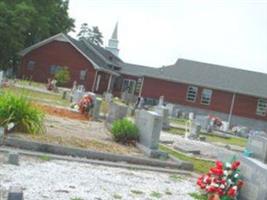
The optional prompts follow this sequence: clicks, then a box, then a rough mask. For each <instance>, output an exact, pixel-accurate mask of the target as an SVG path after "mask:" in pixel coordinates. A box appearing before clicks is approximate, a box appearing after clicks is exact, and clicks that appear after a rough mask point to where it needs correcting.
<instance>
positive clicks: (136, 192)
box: [131, 190, 144, 195]
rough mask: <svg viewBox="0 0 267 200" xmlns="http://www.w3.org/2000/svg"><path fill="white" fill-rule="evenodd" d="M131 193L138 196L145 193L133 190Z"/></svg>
mask: <svg viewBox="0 0 267 200" xmlns="http://www.w3.org/2000/svg"><path fill="white" fill-rule="evenodd" d="M131 193H133V194H137V195H140V194H144V192H143V191H140V190H131Z"/></svg>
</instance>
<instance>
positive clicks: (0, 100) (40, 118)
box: [0, 91, 45, 134]
mask: <svg viewBox="0 0 267 200" xmlns="http://www.w3.org/2000/svg"><path fill="white" fill-rule="evenodd" d="M11 122H13V123H14V124H15V129H16V130H17V131H21V132H23V133H32V134H35V133H44V131H45V128H44V113H43V112H42V111H41V110H39V109H37V108H36V107H34V106H33V105H32V104H31V102H30V101H29V100H28V99H27V98H26V97H25V96H24V95H20V94H15V93H11V92H7V91H5V92H4V93H3V94H2V95H0V126H1V125H3V126H6V125H7V124H9V123H11Z"/></svg>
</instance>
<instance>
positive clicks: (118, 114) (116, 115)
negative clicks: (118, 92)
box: [107, 103, 128, 123]
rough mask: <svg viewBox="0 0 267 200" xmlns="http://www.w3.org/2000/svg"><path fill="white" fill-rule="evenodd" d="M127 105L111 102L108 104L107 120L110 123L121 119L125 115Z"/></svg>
mask: <svg viewBox="0 0 267 200" xmlns="http://www.w3.org/2000/svg"><path fill="white" fill-rule="evenodd" d="M127 112H128V107H127V106H126V105H123V104H117V103H111V104H110V106H109V113H108V117H107V122H109V123H112V122H114V121H116V120H118V119H123V118H124V117H126V116H127Z"/></svg>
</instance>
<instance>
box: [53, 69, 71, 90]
mask: <svg viewBox="0 0 267 200" xmlns="http://www.w3.org/2000/svg"><path fill="white" fill-rule="evenodd" d="M55 79H56V80H57V83H58V85H59V86H62V85H64V84H65V83H67V82H69V81H70V71H69V68H68V67H63V68H60V69H59V70H58V71H57V72H56V73H55Z"/></svg>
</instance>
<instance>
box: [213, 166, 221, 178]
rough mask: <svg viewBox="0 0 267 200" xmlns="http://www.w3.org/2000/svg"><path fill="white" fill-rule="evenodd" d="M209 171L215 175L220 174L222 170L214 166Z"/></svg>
mask: <svg viewBox="0 0 267 200" xmlns="http://www.w3.org/2000/svg"><path fill="white" fill-rule="evenodd" d="M210 172H211V173H212V174H214V175H217V176H221V175H223V170H222V169H219V168H216V167H213V168H211V169H210Z"/></svg>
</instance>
